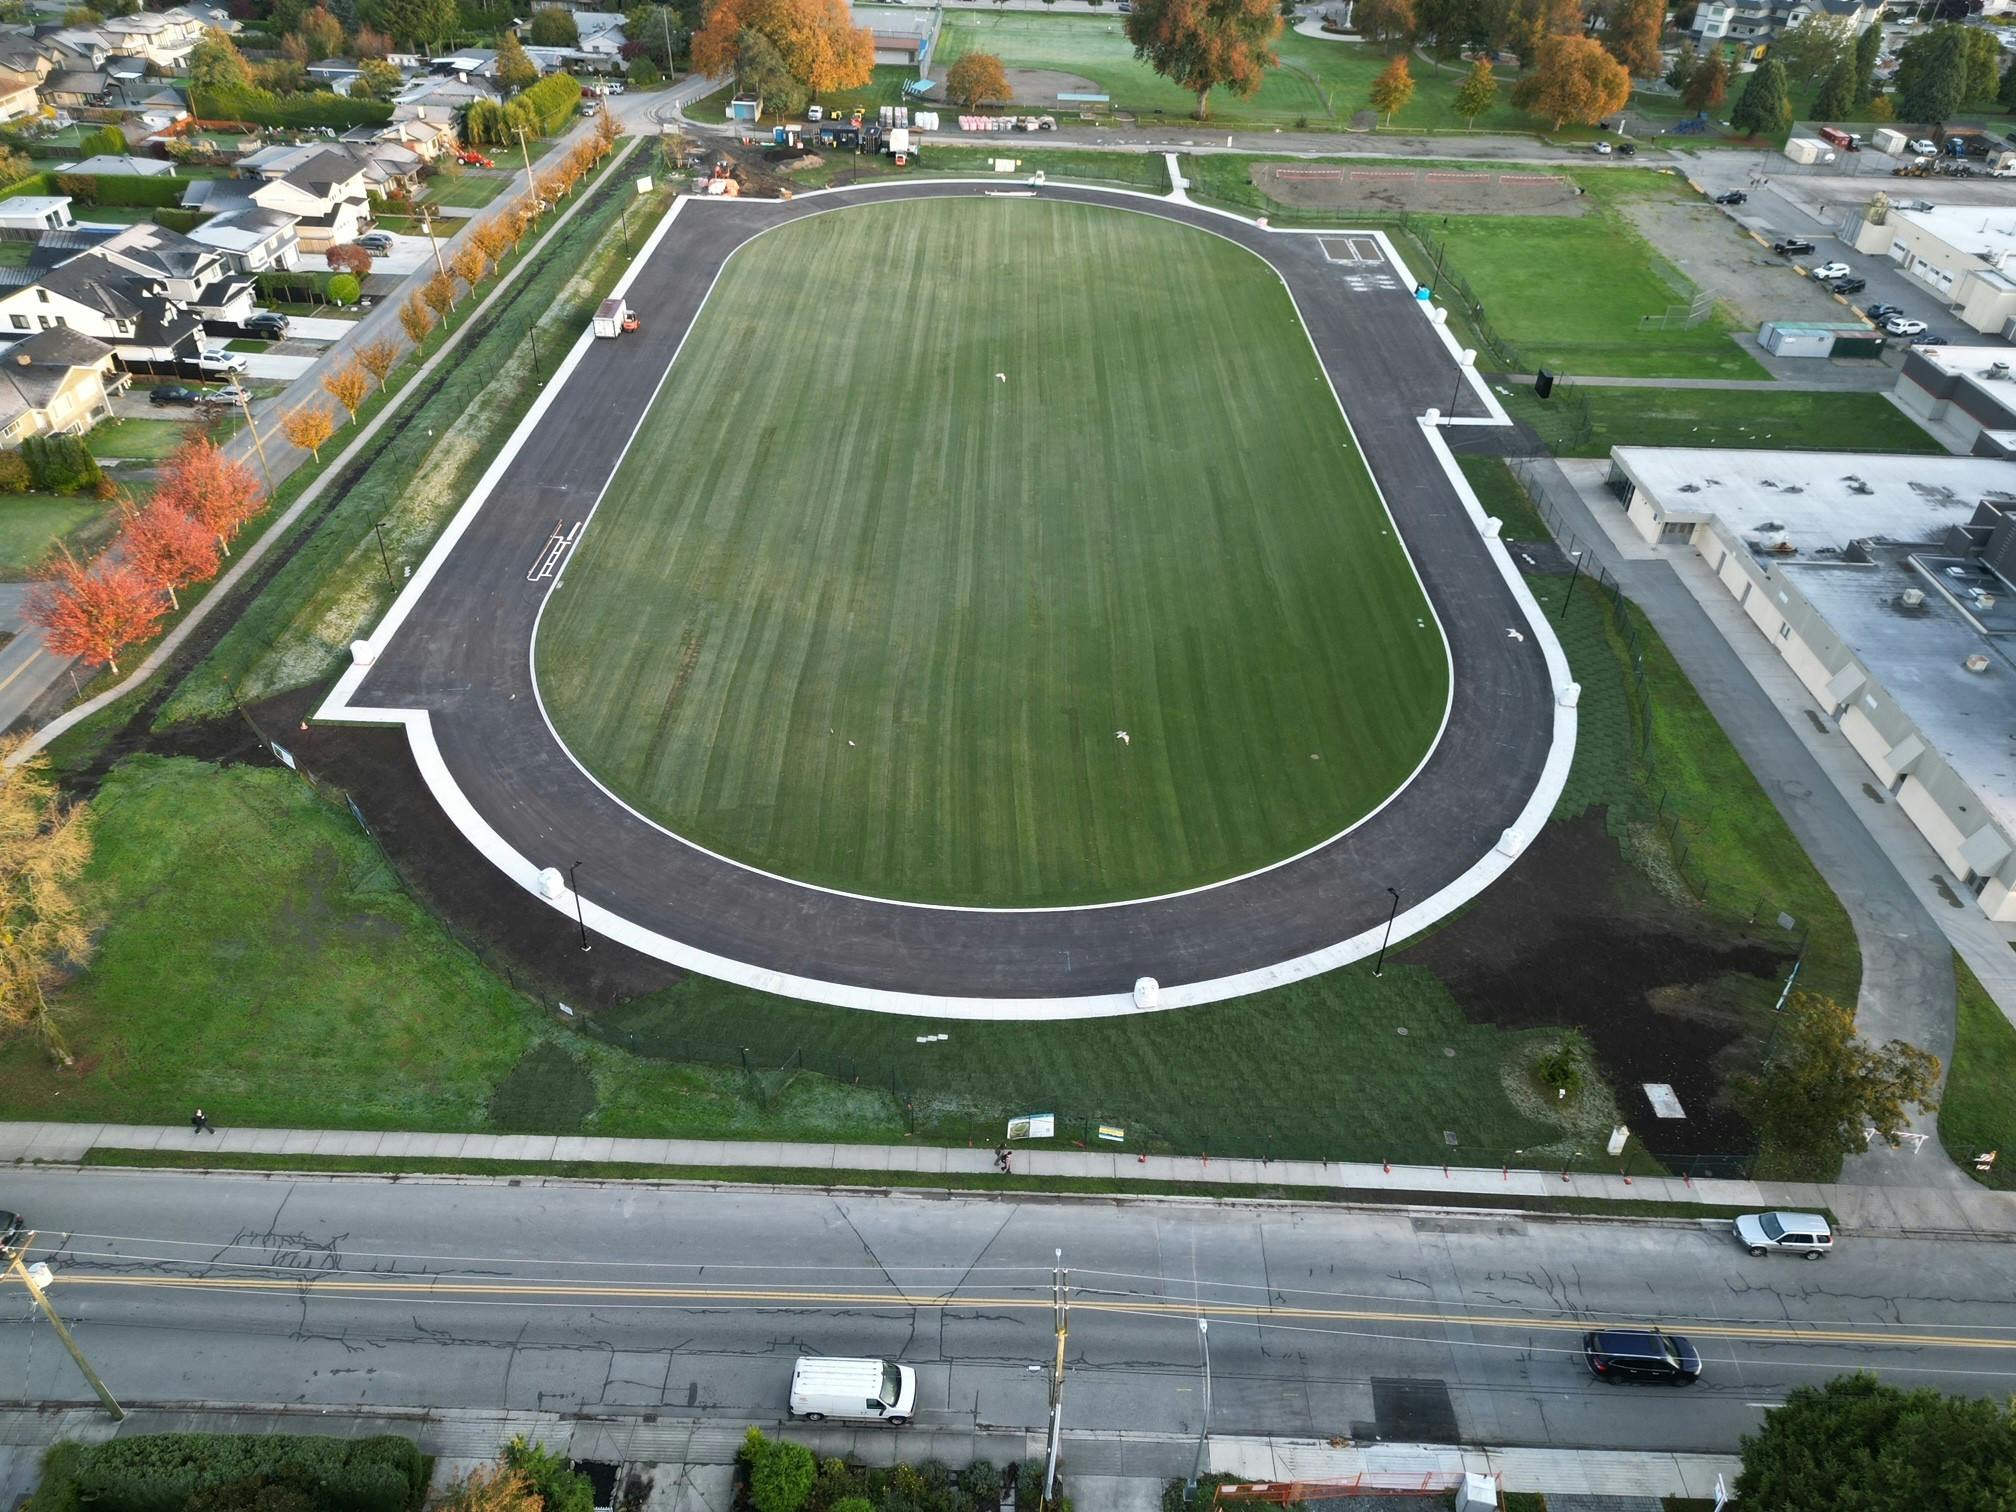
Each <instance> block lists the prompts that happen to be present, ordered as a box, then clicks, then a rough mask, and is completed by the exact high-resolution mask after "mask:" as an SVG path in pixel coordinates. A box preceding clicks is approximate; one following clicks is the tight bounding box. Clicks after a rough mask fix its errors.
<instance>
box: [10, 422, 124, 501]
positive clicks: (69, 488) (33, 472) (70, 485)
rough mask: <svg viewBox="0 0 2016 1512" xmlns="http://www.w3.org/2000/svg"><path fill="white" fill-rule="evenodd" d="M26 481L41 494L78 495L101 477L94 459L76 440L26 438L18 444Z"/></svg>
mask: <svg viewBox="0 0 2016 1512" xmlns="http://www.w3.org/2000/svg"><path fill="white" fill-rule="evenodd" d="M20 456H21V460H22V462H23V463H24V464H26V466H27V468H28V477H29V480H30V481H31V482H32V483H33V484H34V486H35V487H36V488H37V489H39V490H40V491H41V492H43V493H59V494H71V493H81V492H83V491H84V490H85V489H87V488H96V487H97V486H98V480H99V479H100V478H102V477H104V476H105V475H104V473H102V472H100V471H99V469H98V459H97V458H96V457H94V456H92V455H91V450H90V448H89V447H87V446H86V445H85V444H84V442H83V441H82V440H81V439H80V438H79V437H76V436H30V437H29V438H28V439H27V440H26V441H23V442H22V443H21V452H20Z"/></svg>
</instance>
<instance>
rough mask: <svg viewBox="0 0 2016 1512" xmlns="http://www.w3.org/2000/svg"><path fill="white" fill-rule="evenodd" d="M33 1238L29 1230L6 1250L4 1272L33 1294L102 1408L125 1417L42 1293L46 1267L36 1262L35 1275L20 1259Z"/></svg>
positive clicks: (47, 1278)
mask: <svg viewBox="0 0 2016 1512" xmlns="http://www.w3.org/2000/svg"><path fill="white" fill-rule="evenodd" d="M34 1238H35V1236H34V1235H33V1234H29V1235H27V1236H25V1237H24V1238H23V1239H22V1240H21V1242H20V1243H19V1244H18V1245H16V1246H15V1247H14V1248H13V1249H12V1250H10V1251H8V1254H7V1272H8V1274H9V1275H12V1276H18V1277H20V1279H21V1284H22V1285H23V1286H25V1287H27V1288H28V1295H29V1296H31V1297H33V1298H34V1299H35V1305H36V1306H37V1307H39V1308H41V1309H42V1316H43V1317H45V1318H47V1319H48V1320H49V1326H50V1327H51V1328H53V1329H55V1330H56V1337H57V1338H59V1339H61V1340H62V1341H63V1347H64V1348H65V1349H67V1350H69V1351H70V1358H71V1359H73V1360H75V1361H76V1362H77V1368H78V1369H79V1370H81V1371H83V1372H84V1379H85V1380H87V1381H89V1382H90V1383H91V1389H92V1390H93V1391H95V1392H97V1393H98V1400H99V1401H101V1402H103V1403H104V1404H105V1410H106V1411H107V1412H109V1413H111V1414H112V1416H113V1418H114V1420H116V1421H120V1422H123V1421H125V1418H126V1409H125V1408H124V1407H121V1406H120V1405H119V1403H118V1402H117V1401H116V1400H115V1399H114V1398H113V1396H112V1393H111V1392H110V1391H109V1390H107V1389H106V1386H105V1383H104V1382H103V1381H102V1380H100V1379H99V1378H98V1372H97V1371H95V1370H93V1369H92V1368H91V1362H90V1361H89V1360H87V1359H85V1358H84V1351H83V1350H81V1349H79V1348H78V1347H77V1341H76V1340H75V1339H73V1338H72V1337H70V1330H69V1329H68V1328H67V1327H65V1326H64V1323H63V1320H62V1319H61V1318H59V1317H57V1316H56V1309H55V1308H53V1307H51V1306H50V1305H49V1299H48V1297H46V1296H44V1295H43V1292H42V1288H43V1287H44V1286H45V1285H46V1284H48V1282H49V1281H51V1280H53V1279H54V1277H53V1276H52V1275H51V1273H50V1270H49V1267H48V1266H46V1265H37V1266H36V1267H35V1270H36V1271H40V1272H41V1273H42V1274H41V1276H40V1277H37V1276H36V1275H35V1273H34V1271H31V1270H30V1269H29V1268H28V1267H27V1266H25V1265H23V1264H22V1263H21V1251H22V1250H24V1249H26V1248H27V1247H28V1246H29V1244H30V1243H31V1242H32V1241H33V1240H34Z"/></svg>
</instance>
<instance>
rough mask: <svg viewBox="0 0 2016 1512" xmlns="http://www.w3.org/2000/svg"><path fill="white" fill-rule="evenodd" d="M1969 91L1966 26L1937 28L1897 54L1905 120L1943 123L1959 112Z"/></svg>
mask: <svg viewBox="0 0 2016 1512" xmlns="http://www.w3.org/2000/svg"><path fill="white" fill-rule="evenodd" d="M1966 91H1967V38H1966V28H1965V27H1960V26H1941V27H1937V28H1935V29H1934V30H1932V31H1929V32H1927V33H1925V34H1924V35H1923V36H1919V37H1913V38H1912V39H1911V40H1910V41H1909V42H1906V43H1905V44H1904V50H1903V51H1902V52H1900V53H1899V54H1898V55H1897V113H1898V114H1899V115H1900V116H1902V117H1903V118H1904V119H1905V120H1907V121H1922V122H1924V123H1925V124H1926V125H1928V126H1940V125H1943V124H1945V123H1946V122H1947V121H1950V120H1952V119H1953V117H1954V116H1955V115H1957V114H1958V113H1959V111H1960V102H1961V101H1962V100H1963V99H1964V98H1965V97H1966Z"/></svg>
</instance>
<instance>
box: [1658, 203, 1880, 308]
mask: <svg viewBox="0 0 2016 1512" xmlns="http://www.w3.org/2000/svg"><path fill="white" fill-rule="evenodd" d="M1622 208H1623V210H1624V213H1625V214H1626V215H1628V216H1629V217H1630V219H1631V224H1632V225H1633V226H1635V227H1637V229H1638V234H1639V235H1640V236H1643V237H1644V238H1645V240H1646V241H1648V242H1650V243H1651V244H1652V245H1653V246H1654V247H1655V248H1657V249H1658V250H1659V252H1660V253H1661V254H1662V255H1663V256H1664V257H1665V258H1666V260H1667V261H1668V262H1670V263H1672V264H1673V266H1674V267H1675V268H1677V269H1679V270H1680V272H1682V273H1684V274H1685V275H1686V276H1687V277H1688V278H1690V279H1692V280H1693V282H1694V283H1695V284H1696V285H1697V286H1698V287H1700V288H1703V289H1707V290H1710V291H1711V292H1712V293H1713V294H1714V295H1715V297H1716V298H1717V299H1720V300H1722V301H1723V302H1724V303H1725V304H1727V305H1728V306H1729V307H1730V308H1731V309H1732V310H1734V311H1735V312H1736V313H1737V315H1738V316H1739V324H1743V325H1748V326H1750V327H1751V328H1752V329H1755V328H1756V327H1757V326H1758V325H1761V324H1762V323H1763V322H1765V321H1767V320H1853V319H1854V318H1855V316H1854V314H1853V312H1852V311H1851V310H1850V309H1849V308H1848V307H1847V306H1846V305H1845V304H1843V303H1842V302H1841V301H1840V300H1838V299H1836V298H1835V297H1834V296H1833V295H1832V294H1829V293H1828V292H1827V291H1826V290H1825V289H1824V288H1822V287H1821V286H1820V285H1818V284H1816V283H1814V282H1812V281H1811V280H1810V279H1807V278H1804V277H1802V276H1800V274H1799V272H1798V270H1797V268H1796V267H1795V266H1794V264H1795V262H1815V261H1819V260H1820V259H1818V258H1800V259H1793V258H1785V257H1779V256H1776V255H1775V254H1774V253H1773V252H1772V251H1771V249H1770V248H1769V247H1765V246H1759V245H1758V243H1757V240H1756V238H1754V237H1752V236H1751V235H1750V234H1749V233H1748V232H1747V231H1745V230H1744V229H1743V228H1742V226H1741V225H1740V224H1739V223H1738V221H1737V220H1733V219H1731V218H1730V217H1729V216H1728V215H1727V214H1725V213H1724V212H1723V211H1722V210H1721V209H1720V208H1719V207H1717V206H1715V205H1703V204H1689V203H1686V202H1683V201H1675V200H1636V201H1630V202H1627V203H1626V204H1625V205H1624V206H1623V207H1622ZM1738 215H1739V217H1740V215H1741V208H1740V207H1739V209H1738ZM1872 297H1874V296H1872Z"/></svg>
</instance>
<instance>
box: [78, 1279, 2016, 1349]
mask: <svg viewBox="0 0 2016 1512" xmlns="http://www.w3.org/2000/svg"><path fill="white" fill-rule="evenodd" d="M63 1285H64V1286H65V1288H66V1289H67V1288H72V1287H79V1286H107V1287H138V1288H143V1289H144V1288H166V1289H170V1290H185V1291H218V1292H247V1291H271V1292H287V1293H293V1294H298V1293H300V1292H303V1291H313V1292H318V1293H325V1294H328V1295H329V1296H331V1297H376V1296H428V1297H548V1298H555V1299H560V1300H566V1301H582V1302H601V1301H610V1300H627V1301H638V1302H772V1303H776V1304H779V1305H780V1306H787V1307H870V1308H887V1307H934V1308H941V1309H950V1308H970V1309H976V1310H977V1309H983V1308H984V1309H1015V1310H1020V1311H1041V1312H1048V1311H1049V1310H1050V1308H1051V1299H1050V1298H1049V1296H1048V1295H1037V1294H1034V1293H1032V1294H1031V1295H1028V1296H1021V1297H991V1296H975V1295H956V1296H929V1295H918V1296H913V1295H908V1294H904V1293H899V1292H876V1291H819V1290H782V1291H780V1290H774V1289H769V1288H762V1287H699V1286H669V1285H668V1286H651V1285H614V1284H605V1285H597V1284H594V1283H582V1284H579V1285H571V1284H570V1285H564V1286H561V1285H553V1284H550V1283H546V1282H532V1281H451V1280H447V1279H434V1278H428V1277H414V1278H412V1279H410V1280H396V1279H395V1280H383V1281H372V1280H340V1279H336V1280H321V1279H318V1278H316V1277H314V1276H302V1277H300V1278H298V1279H291V1280H289V1279H280V1278H269V1277H248V1278H245V1279H242V1280H234V1279H232V1278H230V1277H228V1276H77V1275H66V1276H65V1277H64V1278H63ZM1071 1306H1072V1308H1073V1309H1074V1310H1075V1311H1079V1312H1100V1313H1118V1314H1128V1315H1140V1314H1149V1315H1168V1316H1173V1317H1182V1318H1192V1317H1197V1316H1199V1315H1200V1313H1202V1314H1204V1315H1208V1316H1209V1317H1211V1318H1214V1319H1223V1320H1226V1321H1229V1322H1237V1321H1239V1320H1241V1319H1252V1320H1255V1321H1260V1320H1275V1319H1296V1320H1301V1321H1315V1322H1333V1323H1416V1324H1424V1325H1428V1326H1441V1325H1446V1324H1452V1323H1453V1324H1461V1325H1463V1326H1464V1327H1466V1328H1497V1329H1511V1330H1520V1329H1525V1330H1542V1331H1550V1332H1563V1333H1565V1332H1574V1333H1580V1332H1583V1331H1585V1330H1587V1329H1589V1328H1591V1327H1601V1326H1604V1325H1601V1324H1592V1323H1591V1322H1589V1321H1588V1320H1586V1319H1581V1318H1542V1317H1496V1316H1492V1315H1490V1314H1480V1313H1463V1312H1448V1313H1439V1312H1411V1311H1402V1310H1398V1309H1381V1308H1344V1307H1268V1306H1263V1305H1261V1304H1258V1303H1222V1304H1221V1303H1213V1304H1211V1305H1209V1306H1207V1307H1203V1308H1201V1309H1200V1308H1199V1307H1198V1305H1197V1304H1195V1303H1193V1302H1186V1301H1164V1300H1158V1299H1156V1298H1153V1297H1143V1298H1140V1299H1139V1300H1114V1299H1101V1298H1085V1297H1074V1298H1072V1300H1071ZM1685 1332H1686V1333H1687V1334H1688V1335H1689V1336H1690V1337H1698V1338H1709V1339H1759V1340H1766V1341H1779V1342H1785V1343H1797V1344H1878V1345H1888V1346H1892V1347H1905V1346H1912V1347H1934V1348H1947V1349H2016V1337H2011V1338H1984V1337H1981V1336H1979V1335H1975V1334H1964V1333H1917V1332H1912V1333H1904V1332H1893V1331H1890V1330H1886V1329H1861V1328H1840V1327H1835V1326H1831V1325H1829V1326H1821V1325H1813V1326H1800V1325H1798V1324H1769V1323H1741V1322H1716V1323H1692V1322H1690V1323H1688V1324H1687V1325H1686V1326H1685Z"/></svg>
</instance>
